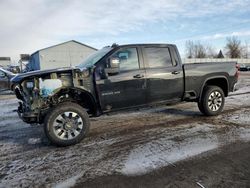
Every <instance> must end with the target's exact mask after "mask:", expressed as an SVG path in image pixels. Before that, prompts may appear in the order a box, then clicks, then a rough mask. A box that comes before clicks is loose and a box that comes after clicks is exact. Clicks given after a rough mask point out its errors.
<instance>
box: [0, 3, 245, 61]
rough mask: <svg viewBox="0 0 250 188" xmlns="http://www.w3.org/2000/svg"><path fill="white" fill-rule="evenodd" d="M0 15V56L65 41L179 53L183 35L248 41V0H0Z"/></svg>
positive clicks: (217, 42) (219, 43)
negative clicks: (172, 47)
mask: <svg viewBox="0 0 250 188" xmlns="http://www.w3.org/2000/svg"><path fill="white" fill-rule="evenodd" d="M0 14H1V16H0V25H1V27H0V56H10V57H11V58H12V59H13V60H18V58H19V54H21V53H33V52H35V51H37V50H39V49H41V48H44V47H48V46H50V45H54V44H58V43H61V42H65V41H68V40H77V41H79V42H82V43H85V44H88V45H90V46H93V47H95V48H101V47H103V46H106V45H110V44H112V43H114V42H115V43H118V44H127V43H175V44H177V45H178V47H179V48H180V50H181V54H184V50H185V41H186V40H200V41H201V42H204V43H207V44H210V45H212V46H215V47H216V48H217V49H220V48H223V46H224V45H225V38H226V37H228V36H232V35H235V36H238V37H239V38H240V39H241V40H242V42H243V43H245V42H249V45H250V0H215V1H211V0H207V1H202V0H176V1H174V0H140V1H136V0H82V1H80V0H53V1H52V0H0Z"/></svg>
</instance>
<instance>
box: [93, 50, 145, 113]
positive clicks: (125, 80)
mask: <svg viewBox="0 0 250 188" xmlns="http://www.w3.org/2000/svg"><path fill="white" fill-rule="evenodd" d="M138 50H139V49H138V48H137V47H127V48H121V49H118V50H117V51H115V52H114V53H113V54H112V55H111V56H110V57H109V58H107V61H110V60H112V59H116V60H117V62H118V64H119V67H118V70H117V71H116V72H109V71H108V70H107V69H106V75H107V77H106V78H104V79H102V78H96V87H97V90H98V94H99V100H100V103H101V107H102V110H103V111H111V110H115V109H122V108H126V107H132V106H138V105H142V104H145V102H146V80H145V69H144V67H143V66H142V62H141V58H140V56H139V53H138ZM107 61H105V62H103V63H104V64H106V63H107V64H108V62H107ZM140 62H141V63H140ZM104 67H106V65H104ZM96 70H98V67H97V68H96ZM96 75H97V74H96Z"/></svg>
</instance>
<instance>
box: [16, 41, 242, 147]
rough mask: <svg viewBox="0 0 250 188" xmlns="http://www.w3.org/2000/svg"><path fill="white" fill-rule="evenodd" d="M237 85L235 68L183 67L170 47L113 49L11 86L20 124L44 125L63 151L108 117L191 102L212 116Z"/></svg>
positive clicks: (219, 65)
mask: <svg viewBox="0 0 250 188" xmlns="http://www.w3.org/2000/svg"><path fill="white" fill-rule="evenodd" d="M237 79H238V69H237V68H236V62H225V63H221V62H220V63H194V64H184V65H182V63H181V58H180V55H179V52H178V50H177V47H176V46H175V45H172V44H131V45H116V44H114V45H112V46H108V47H104V48H103V49H101V50H99V51H97V52H95V53H93V54H92V55H90V56H89V57H88V58H87V59H85V60H84V61H83V63H81V64H79V66H77V67H74V68H62V69H53V70H45V71H33V72H28V73H25V74H19V75H17V76H15V77H14V78H13V79H12V84H13V85H15V86H16V87H15V94H16V96H17V98H18V99H19V100H20V105H19V108H18V114H19V116H20V117H21V118H22V119H23V121H25V122H27V123H40V124H44V130H45V133H46V135H47V137H48V138H49V140H50V141H51V142H52V143H53V144H56V145H59V146H67V145H72V144H76V143H78V142H80V141H81V140H82V139H83V138H84V137H85V136H86V134H87V132H88V130H89V126H90V123H89V117H93V116H99V115H101V114H104V113H107V112H111V111H116V110H121V109H128V108H132V107H140V106H145V105H151V104H169V103H176V102H180V101H190V102H197V104H198V108H199V110H200V111H201V113H203V114H204V115H207V116H213V115H217V114H219V113H220V112H221V111H222V110H223V107H224V102H225V97H226V96H228V93H229V92H232V91H233V90H234V86H235V84H236V82H237Z"/></svg>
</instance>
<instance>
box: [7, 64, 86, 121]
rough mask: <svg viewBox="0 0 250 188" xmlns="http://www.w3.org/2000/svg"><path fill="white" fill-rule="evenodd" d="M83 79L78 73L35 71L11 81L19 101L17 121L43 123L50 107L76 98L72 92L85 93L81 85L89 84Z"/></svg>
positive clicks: (74, 71) (66, 70) (74, 70)
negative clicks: (82, 91)
mask: <svg viewBox="0 0 250 188" xmlns="http://www.w3.org/2000/svg"><path fill="white" fill-rule="evenodd" d="M85 75H86V74H85ZM85 77H86V76H84V74H83V73H82V72H81V71H77V69H62V70H61V69H60V70H59V69H56V70H51V71H34V72H31V73H25V74H20V75H18V76H16V77H14V78H13V79H12V80H11V81H12V84H13V85H15V89H14V92H15V94H16V97H17V99H19V107H18V110H17V111H18V114H19V117H20V118H21V119H22V120H23V121H24V122H26V123H43V121H44V117H45V116H46V114H47V113H48V111H49V110H50V109H51V107H53V106H55V105H56V104H58V103H60V102H63V101H66V100H67V99H69V98H70V99H72V96H75V94H74V93H72V92H74V91H75V90H72V89H71V88H74V86H76V87H79V88H81V89H86V88H85V87H84V86H83V84H81V83H83V80H84V81H85V82H88V81H90V80H89V78H85ZM79 83H80V84H79ZM87 89H88V90H89V89H90V88H87Z"/></svg>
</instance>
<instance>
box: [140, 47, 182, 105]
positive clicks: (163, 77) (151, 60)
mask: <svg viewBox="0 0 250 188" xmlns="http://www.w3.org/2000/svg"><path fill="white" fill-rule="evenodd" d="M175 50H176V49H175V48H174V47H172V46H168V45H162V46H159V45H158V46H153V45H152V46H145V47H143V58H144V62H145V64H146V82H147V102H148V103H155V102H164V101H173V102H174V101H179V100H181V98H182V96H183V93H184V80H183V71H182V66H181V64H180V63H179V60H178V57H177V54H176V52H175Z"/></svg>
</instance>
